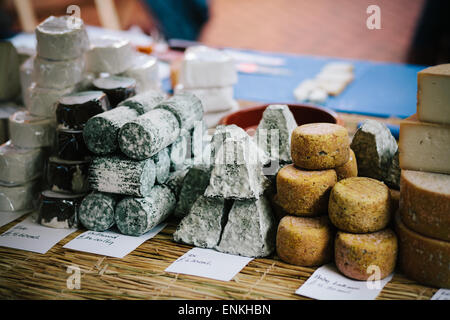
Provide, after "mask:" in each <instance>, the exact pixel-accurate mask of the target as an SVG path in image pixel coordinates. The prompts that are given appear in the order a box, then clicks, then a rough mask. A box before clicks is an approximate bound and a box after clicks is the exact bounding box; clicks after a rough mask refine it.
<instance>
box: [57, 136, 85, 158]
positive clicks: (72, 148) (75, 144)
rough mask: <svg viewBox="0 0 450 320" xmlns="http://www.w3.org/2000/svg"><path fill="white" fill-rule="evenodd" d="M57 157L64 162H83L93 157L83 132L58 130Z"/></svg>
mask: <svg viewBox="0 0 450 320" xmlns="http://www.w3.org/2000/svg"><path fill="white" fill-rule="evenodd" d="M56 155H57V156H58V157H59V158H60V159H63V160H70V161H82V160H86V159H87V158H88V157H89V156H91V152H90V151H89V150H88V148H87V147H86V143H85V142H84V139H83V131H81V130H69V129H57V130H56Z"/></svg>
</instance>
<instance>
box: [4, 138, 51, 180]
mask: <svg viewBox="0 0 450 320" xmlns="http://www.w3.org/2000/svg"><path fill="white" fill-rule="evenodd" d="M43 171H44V150H43V149H42V148H32V149H29V148H19V147H16V146H14V145H13V144H12V143H11V141H8V142H6V143H4V144H2V145H1V146H0V184H2V183H5V184H8V185H18V184H22V183H25V182H28V181H31V180H33V179H35V178H37V177H39V176H41V175H42V173H43Z"/></svg>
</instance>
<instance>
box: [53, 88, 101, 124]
mask: <svg viewBox="0 0 450 320" xmlns="http://www.w3.org/2000/svg"><path fill="white" fill-rule="evenodd" d="M109 109H110V106H109V101H108V97H107V96H106V94H105V93H104V92H102V91H80V92H76V93H71V94H68V95H65V96H63V97H61V98H60V99H59V101H58V106H57V107H56V121H57V122H58V127H59V128H63V129H72V130H82V129H83V128H84V125H85V124H86V122H87V121H88V120H89V119H90V118H91V117H93V116H95V115H97V114H99V113H102V112H104V111H107V110H109Z"/></svg>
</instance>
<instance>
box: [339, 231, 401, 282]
mask: <svg viewBox="0 0 450 320" xmlns="http://www.w3.org/2000/svg"><path fill="white" fill-rule="evenodd" d="M396 260H397V237H396V235H395V233H394V232H393V231H392V230H390V229H385V230H382V231H378V232H374V233H366V234H352V233H345V232H341V231H338V233H337V235H336V240H335V263H336V266H337V268H338V269H339V271H340V272H342V273H343V274H344V275H345V276H347V277H349V278H352V279H355V280H367V279H368V278H369V277H370V276H372V275H373V274H374V272H377V271H378V270H379V271H380V274H379V275H380V279H384V278H386V277H387V276H388V275H390V274H391V273H392V272H393V271H394V268H395V263H396ZM378 268H379V269H378Z"/></svg>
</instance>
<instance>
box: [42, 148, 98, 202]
mask: <svg viewBox="0 0 450 320" xmlns="http://www.w3.org/2000/svg"><path fill="white" fill-rule="evenodd" d="M89 163H90V161H69V160H63V159H59V158H57V157H50V158H49V159H48V164H47V183H48V186H49V188H50V190H52V191H55V192H61V193H86V192H88V191H89V183H88V171H89Z"/></svg>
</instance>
